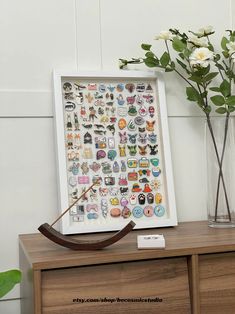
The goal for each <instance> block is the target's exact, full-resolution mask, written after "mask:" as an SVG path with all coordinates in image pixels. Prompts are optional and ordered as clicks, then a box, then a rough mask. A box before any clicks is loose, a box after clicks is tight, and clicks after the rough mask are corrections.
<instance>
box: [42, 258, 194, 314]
mask: <svg viewBox="0 0 235 314" xmlns="http://www.w3.org/2000/svg"><path fill="white" fill-rule="evenodd" d="M42 313H43V314H79V313H82V314H87V313H99V314H110V313H112V314H115V313H120V314H121V313H133V314H143V313H148V314H151V313H152V314H158V313H159V314H164V313H181V314H183V313H185V314H189V313H190V297H189V284H188V270H187V259H186V258H184V257H183V258H166V259H159V260H147V261H137V262H126V263H116V264H105V265H98V266H86V267H75V268H66V269H55V270H48V271H43V272H42Z"/></svg>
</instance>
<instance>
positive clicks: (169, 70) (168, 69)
mask: <svg viewBox="0 0 235 314" xmlns="http://www.w3.org/2000/svg"><path fill="white" fill-rule="evenodd" d="M172 71H174V70H173V69H172V68H165V72H172Z"/></svg>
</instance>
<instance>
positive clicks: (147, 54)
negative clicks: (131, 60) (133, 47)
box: [145, 51, 155, 58]
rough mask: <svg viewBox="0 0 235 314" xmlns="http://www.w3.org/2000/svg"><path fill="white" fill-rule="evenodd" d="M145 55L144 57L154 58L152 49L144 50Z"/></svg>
mask: <svg viewBox="0 0 235 314" xmlns="http://www.w3.org/2000/svg"><path fill="white" fill-rule="evenodd" d="M145 57H146V58H154V57H155V56H154V53H153V52H152V51H148V52H146V54H145Z"/></svg>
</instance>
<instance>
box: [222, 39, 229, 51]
mask: <svg viewBox="0 0 235 314" xmlns="http://www.w3.org/2000/svg"><path fill="white" fill-rule="evenodd" d="M228 42H229V41H228V39H227V38H226V37H222V40H221V47H222V48H223V49H224V50H228V48H227V46H226V44H227V43H228Z"/></svg>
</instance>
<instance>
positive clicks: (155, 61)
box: [144, 58, 159, 68]
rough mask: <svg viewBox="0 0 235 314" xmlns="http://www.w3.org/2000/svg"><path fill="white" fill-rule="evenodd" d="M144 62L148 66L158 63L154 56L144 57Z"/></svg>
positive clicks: (152, 66)
mask: <svg viewBox="0 0 235 314" xmlns="http://www.w3.org/2000/svg"><path fill="white" fill-rule="evenodd" d="M144 64H145V65H146V66H147V67H149V68H154V67H156V66H158V65H159V61H158V59H155V58H146V59H144Z"/></svg>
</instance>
